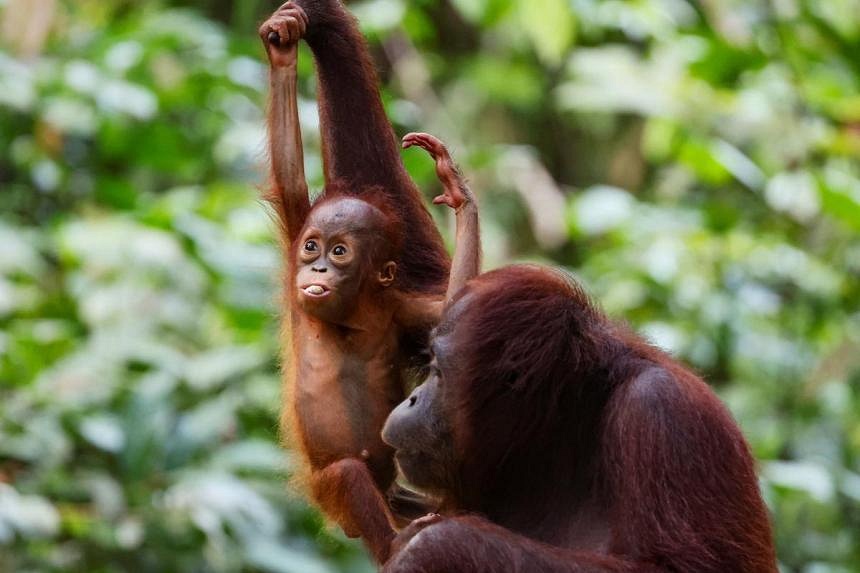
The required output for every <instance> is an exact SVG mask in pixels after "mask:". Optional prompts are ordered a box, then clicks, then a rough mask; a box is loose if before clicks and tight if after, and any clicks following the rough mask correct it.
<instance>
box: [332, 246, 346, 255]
mask: <svg viewBox="0 0 860 573" xmlns="http://www.w3.org/2000/svg"><path fill="white" fill-rule="evenodd" d="M331 254H333V255H334V256H336V257H342V256H344V255H345V254H346V247H344V246H343V245H338V246H336V247H335V248H333V249H332V250H331Z"/></svg>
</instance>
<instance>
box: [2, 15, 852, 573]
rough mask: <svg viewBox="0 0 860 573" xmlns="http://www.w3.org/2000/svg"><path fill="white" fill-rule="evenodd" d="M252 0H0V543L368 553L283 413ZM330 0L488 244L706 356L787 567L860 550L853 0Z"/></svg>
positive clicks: (123, 550)
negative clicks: (341, 523)
mask: <svg viewBox="0 0 860 573" xmlns="http://www.w3.org/2000/svg"><path fill="white" fill-rule="evenodd" d="M275 4H276V3H275V2H272V3H268V2H263V1H261V0H256V1H250V2H232V1H229V0H210V1H208V2H178V1H177V2H168V1H156V0H147V1H135V2H132V1H124V0H78V1H75V2H72V1H68V2H54V1H53V0H33V1H29V2H28V1H27V0H5V1H3V2H0V10H2V12H0V15H2V20H3V27H2V35H3V38H4V39H3V42H4V44H3V46H4V48H3V51H0V329H2V330H0V570H2V571H7V570H8V571H88V572H89V571H93V572H113V571H270V572H275V573H279V572H315V571H321V572H323V571H367V570H370V565H369V563H368V562H367V560H366V557H364V553H363V551H362V549H361V547H360V545H358V544H356V543H355V542H352V541H348V540H346V539H345V538H344V537H343V536H342V535H341V534H340V533H338V532H337V531H334V530H332V529H329V528H326V527H324V526H323V524H322V520H321V519H320V518H319V516H318V515H317V514H316V513H315V511H314V510H312V509H311V508H309V507H308V506H307V504H306V502H304V501H303V500H302V497H301V496H300V495H296V494H294V493H290V491H289V490H288V488H287V486H286V478H287V476H288V475H289V473H290V467H291V458H290V456H289V454H288V453H286V452H284V451H283V450H281V449H280V448H279V446H278V445H277V413H278V400H279V381H278V374H277V358H276V357H277V325H276V313H277V309H276V306H275V301H276V298H277V295H276V293H277V290H278V276H279V265H280V257H279V254H278V252H277V250H276V248H275V241H274V239H273V228H272V224H271V222H270V219H269V218H268V216H267V214H266V212H265V209H264V208H263V206H262V205H261V204H260V203H259V201H258V199H257V196H258V193H257V189H256V186H257V185H259V184H260V183H261V182H262V181H263V180H264V178H265V177H264V174H265V161H264V159H265V158H264V155H263V149H264V145H263V141H264V133H265V132H264V129H263V123H262V110H263V107H264V106H263V104H264V99H265V85H266V81H265V67H264V65H263V64H264V61H263V54H262V51H261V50H260V49H259V47H258V45H257V42H258V40H257V38H256V36H255V28H256V24H257V22H258V21H259V20H261V19H263V18H264V17H265V16H266V15H267V14H268V12H270V11H271V10H272V9H273V8H274V7H275ZM352 8H353V9H354V11H355V13H356V14H357V15H358V16H359V19H360V21H361V24H362V27H363V29H364V31H365V33H366V34H367V36H368V37H369V38H370V41H371V45H372V48H373V51H374V55H375V57H376V58H377V62H378V65H379V69H380V75H381V79H382V83H383V89H384V98H385V101H386V105H387V107H388V112H389V116H390V117H391V118H392V120H393V122H394V123H395V126H396V128H397V131H398V133H400V134H402V133H405V132H406V131H409V130H417V129H420V130H424V131H431V132H434V133H436V134H438V135H440V136H441V137H443V138H444V139H445V140H447V141H449V142H450V144H451V147H452V149H453V151H454V153H455V155H456V156H457V157H458V158H459V160H460V162H461V164H462V167H463V168H464V170H465V171H466V173H468V174H469V176H470V177H471V179H472V185H473V187H474V188H475V190H476V191H477V193H478V194H479V196H480V198H481V208H482V213H483V221H484V241H485V250H486V254H487V266H497V265H500V264H504V263H506V262H510V261H512V260H523V259H528V260H541V261H544V262H549V263H552V264H556V265H561V266H565V267H567V268H569V269H570V270H571V272H573V273H574V274H576V275H577V276H578V277H579V278H580V279H581V280H582V281H583V282H585V283H586V284H587V285H588V287H589V289H590V291H591V292H592V293H593V295H594V296H595V298H596V299H597V300H598V301H599V302H600V303H601V305H602V306H603V307H604V308H605V309H606V310H607V312H609V313H610V314H611V315H613V316H616V317H619V318H624V319H626V320H629V321H630V322H631V323H633V324H634V325H635V326H636V327H637V328H639V329H640V330H641V331H643V332H644V333H646V334H647V335H648V336H649V337H650V338H651V339H652V340H654V341H655V343H657V344H660V345H662V346H664V347H666V348H668V349H670V350H671V351H672V352H674V353H676V354H677V355H678V356H680V357H681V358H683V359H684V360H685V361H687V362H688V363H690V364H692V365H693V366H694V367H695V368H697V369H698V370H699V371H701V372H702V373H703V374H704V375H705V376H706V377H707V379H708V380H709V381H710V382H711V383H712V384H713V385H714V387H715V388H716V389H717V391H718V392H719V393H720V395H721V396H722V397H723V399H724V400H725V401H726V402H727V403H728V405H729V406H730V408H731V409H732V411H733V412H734V414H735V416H736V417H737V419H738V421H739V422H740V424H741V425H742V427H743V429H744V431H745V432H746V435H747V436H748V438H749V440H750V442H751V444H752V446H753V449H754V451H755V454H756V456H757V457H758V458H759V460H760V462H761V466H760V467H761V476H762V479H761V485H762V488H763V491H764V494H765V496H766V499H767V502H768V505H769V507H770V509H771V511H772V515H773V520H774V526H775V534H776V540H777V544H778V551H779V556H780V562H781V566H782V567H783V570H784V571H792V572H795V571H796V572H801V571H802V572H810V573H813V572H814V573H825V572H842V571H860V415H858V414H860V352H858V350H860V280H858V279H860V58H859V57H858V56H860V2H858V0H772V1H756V2H741V1H740V0H723V1H716V0H703V1H701V2H696V3H693V2H687V1H685V0H606V1H597V0H536V1H532V2H526V1H525V0H450V1H448V2H438V1H432V0H418V1H412V2H407V1H405V0H364V1H362V2H355V3H353V4H352ZM22 14H23V16H22ZM22 18H23V19H22ZM40 26H41V28H40ZM40 29H41V30H43V31H45V33H46V35H45V39H44V42H43V41H41V39H40V35H39V34H40ZM34 38H35V40H34ZM309 56H310V55H309V53H308V52H307V51H306V50H304V49H303V51H302V54H301V71H302V92H303V94H304V97H303V101H302V102H301V106H300V111H301V114H302V119H303V127H304V131H305V140H306V144H307V146H308V148H309V150H308V152H307V153H306V155H307V157H306V160H307V172H308V174H309V177H310V179H311V183H312V187H315V188H319V186H320V184H321V167H320V158H319V153H318V149H317V146H318V136H317V133H316V131H317V130H316V121H317V120H316V110H315V105H314V93H313V90H314V81H313V66H312V61H311V59H310V57H309ZM404 158H405V160H406V163H407V166H408V167H409V169H410V171H411V172H412V173H413V175H414V177H415V178H416V180H417V181H418V182H419V183H420V184H421V186H422V187H423V188H425V189H426V190H427V192H428V194H430V193H433V192H434V191H436V187H435V186H436V183H435V181H434V177H433V171H432V165H431V164H430V163H429V161H428V160H427V159H426V158H425V157H423V156H422V155H421V154H420V152H413V151H408V152H405V153H404ZM434 214H436V215H439V216H440V219H439V223H440V226H442V228H443V229H444V231H445V233H446V235H448V236H450V221H449V220H448V219H446V218H445V217H444V216H443V215H444V214H443V213H439V212H435V213H434Z"/></svg>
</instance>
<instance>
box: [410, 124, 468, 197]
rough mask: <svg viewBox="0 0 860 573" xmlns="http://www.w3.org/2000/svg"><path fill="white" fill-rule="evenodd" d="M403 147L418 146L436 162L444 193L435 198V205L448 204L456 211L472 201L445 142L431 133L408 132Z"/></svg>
mask: <svg viewBox="0 0 860 573" xmlns="http://www.w3.org/2000/svg"><path fill="white" fill-rule="evenodd" d="M402 144H403V149H408V148H410V147H412V146H417V147H420V148H422V149H424V150H425V151H427V153H429V154H430V156H431V157H432V158H433V160H434V161H435V162H436V176H437V177H438V178H439V181H440V182H441V183H442V187H443V189H444V193H443V194H442V195H438V196H437V197H434V198H433V204H434V205H443V204H444V205H448V206H449V207H451V208H452V209H454V210H455V211H456V210H457V209H459V208H460V207H462V206H463V205H464V204H466V203H467V202H471V201H472V196H471V192H470V191H469V189H468V187H466V185H465V184H464V182H463V177H462V176H461V175H460V171H459V169H457V165H456V164H455V163H454V160H453V159H451V155H450V154H449V153H448V149H447V148H446V147H445V144H444V143H442V142H441V141H439V139H438V138H436V137H434V136H432V135H430V134H429V133H407V134H406V135H404V136H403V142H402Z"/></svg>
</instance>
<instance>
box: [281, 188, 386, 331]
mask: <svg viewBox="0 0 860 573" xmlns="http://www.w3.org/2000/svg"><path fill="white" fill-rule="evenodd" d="M381 229H382V213H380V212H379V210H378V209H376V207H374V206H372V205H370V204H368V203H365V202H364V201H361V200H358V199H353V198H343V199H337V200H335V201H331V202H329V203H324V204H322V205H320V206H319V207H318V208H317V209H314V210H313V211H312V212H311V214H310V216H309V217H308V221H307V224H306V225H305V227H304V229H303V230H302V232H301V233H300V235H299V240H298V241H297V242H296V282H295V286H296V297H297V302H298V304H299V307H300V308H301V309H302V310H304V311H305V312H307V313H308V314H310V315H312V316H315V317H316V318H319V319H321V320H325V321H326V322H332V323H339V322H343V321H345V320H347V319H348V318H349V316H350V315H351V314H352V313H353V312H354V311H355V309H356V306H357V303H358V300H359V295H360V294H361V293H362V292H365V291H367V290H368V289H378V288H384V287H387V286H389V285H391V283H392V282H393V281H394V276H395V271H396V268H397V265H396V264H395V263H394V262H393V261H390V260H380V259H384V257H381V256H380V255H381V254H382V253H384V251H385V245H384V244H379V243H380V242H381V240H382V239H381V237H382V236H383V235H382V233H381Z"/></svg>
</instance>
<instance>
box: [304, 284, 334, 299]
mask: <svg viewBox="0 0 860 573" xmlns="http://www.w3.org/2000/svg"><path fill="white" fill-rule="evenodd" d="M302 292H304V293H305V294H306V295H308V296H313V297H322V296H325V295H327V294H329V293H330V292H331V290H329V288H328V287H327V286H324V285H320V284H311V285H307V286H303V287H302Z"/></svg>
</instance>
